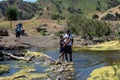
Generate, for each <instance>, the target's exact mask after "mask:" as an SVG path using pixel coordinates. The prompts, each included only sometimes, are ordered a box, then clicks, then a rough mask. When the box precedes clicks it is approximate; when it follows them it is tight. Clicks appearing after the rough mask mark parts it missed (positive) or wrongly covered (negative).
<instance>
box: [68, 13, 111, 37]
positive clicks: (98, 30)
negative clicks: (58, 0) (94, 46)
mask: <svg viewBox="0 0 120 80" xmlns="http://www.w3.org/2000/svg"><path fill="white" fill-rule="evenodd" d="M67 28H68V29H70V30H71V32H72V33H74V34H77V35H81V36H84V37H90V38H92V37H93V36H96V37H102V36H107V35H110V33H111V30H110V28H109V26H108V25H107V24H106V23H105V22H101V21H98V20H91V19H86V18H84V17H82V16H80V15H73V16H71V17H70V18H69V19H68V20H67Z"/></svg>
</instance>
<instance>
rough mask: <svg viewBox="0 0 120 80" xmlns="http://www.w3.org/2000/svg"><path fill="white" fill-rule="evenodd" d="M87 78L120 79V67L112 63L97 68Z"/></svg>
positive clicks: (98, 79)
mask: <svg viewBox="0 0 120 80" xmlns="http://www.w3.org/2000/svg"><path fill="white" fill-rule="evenodd" d="M87 80H120V67H119V66H118V65H112V66H106V67H102V68H100V69H95V70H94V71H93V72H92V73H91V74H90V77H89V78H88V79H87Z"/></svg>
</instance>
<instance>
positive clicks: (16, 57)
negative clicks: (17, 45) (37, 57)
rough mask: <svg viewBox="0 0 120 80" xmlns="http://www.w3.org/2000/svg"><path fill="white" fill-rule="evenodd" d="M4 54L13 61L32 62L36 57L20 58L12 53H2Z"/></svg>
mask: <svg viewBox="0 0 120 80" xmlns="http://www.w3.org/2000/svg"><path fill="white" fill-rule="evenodd" d="M2 54H3V55H7V56H10V57H11V58H13V59H17V60H26V61H30V60H31V59H32V58H33V57H34V56H31V57H18V56H15V55H13V54H11V53H5V52H2Z"/></svg>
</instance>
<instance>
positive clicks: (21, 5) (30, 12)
mask: <svg viewBox="0 0 120 80" xmlns="http://www.w3.org/2000/svg"><path fill="white" fill-rule="evenodd" d="M10 6H11V7H15V8H16V9H17V11H18V19H31V18H32V17H33V16H34V14H35V12H36V5H35V4H34V3H30V2H24V1H23V0H6V1H2V2H0V17H1V18H4V17H5V11H6V9H7V8H8V7H10Z"/></svg>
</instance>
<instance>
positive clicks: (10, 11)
mask: <svg viewBox="0 0 120 80" xmlns="http://www.w3.org/2000/svg"><path fill="white" fill-rule="evenodd" d="M5 14H6V18H7V19H8V20H17V16H18V13H17V10H16V8H14V7H8V8H7V9H6V12H5Z"/></svg>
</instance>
